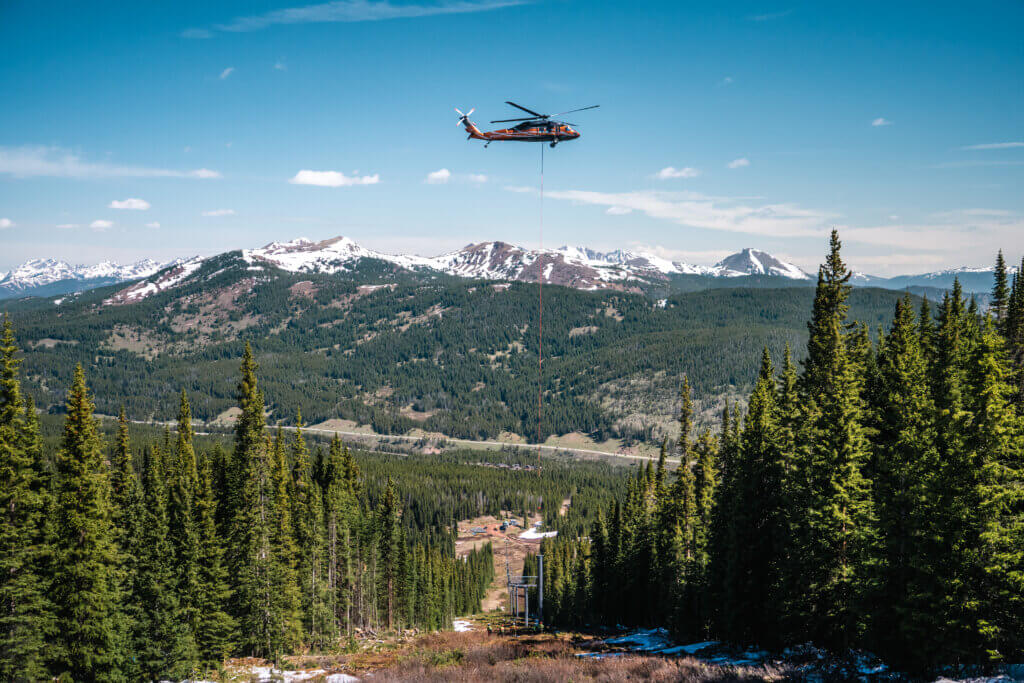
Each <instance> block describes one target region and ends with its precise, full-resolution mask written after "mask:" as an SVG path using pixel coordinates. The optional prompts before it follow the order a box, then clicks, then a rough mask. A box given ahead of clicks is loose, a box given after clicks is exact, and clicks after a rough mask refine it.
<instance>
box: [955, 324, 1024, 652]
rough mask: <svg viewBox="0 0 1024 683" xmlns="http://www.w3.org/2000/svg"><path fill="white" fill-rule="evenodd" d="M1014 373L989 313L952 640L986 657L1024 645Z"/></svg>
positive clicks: (976, 373)
mask: <svg viewBox="0 0 1024 683" xmlns="http://www.w3.org/2000/svg"><path fill="white" fill-rule="evenodd" d="M1009 375H1010V373H1009V368H1008V364H1007V361H1006V357H1005V351H1004V345H1003V342H1002V339H1001V338H1000V337H999V336H998V335H997V332H996V330H995V325H994V323H993V322H992V320H991V319H990V318H986V321H985V325H984V328H983V329H982V331H981V336H980V338H979V340H978V343H977V344H976V345H975V348H974V350H973V353H972V357H971V359H970V361H969V370H968V381H969V385H970V392H969V394H968V396H970V401H969V403H968V405H967V409H968V411H969V412H970V413H971V414H973V419H972V421H971V423H970V424H969V425H968V428H967V436H966V439H965V446H966V450H967V457H968V465H969V470H968V471H967V472H965V473H964V474H963V475H962V476H963V477H964V478H963V479H961V483H962V484H963V488H962V489H961V490H962V491H963V495H964V498H965V500H964V503H965V504H964V505H963V506H962V507H961V508H960V509H962V510H963V511H964V512H966V513H967V514H966V519H964V520H963V521H964V522H965V524H964V526H963V530H965V531H966V538H965V539H964V540H966V541H967V543H966V544H965V545H966V547H967V548H969V549H970V550H971V552H969V553H968V554H967V555H966V557H964V560H965V561H964V563H963V565H962V566H964V568H965V570H966V572H965V576H964V578H965V579H966V580H964V581H963V583H962V584H960V585H959V587H961V589H962V590H965V591H967V595H966V596H965V597H966V600H964V601H962V602H960V603H959V605H958V607H959V610H958V612H957V613H955V614H956V616H957V617H959V618H958V620H957V621H958V622H959V623H957V624H956V629H955V630H956V631H958V632H959V633H958V634H957V635H959V636H960V637H959V638H953V639H951V640H950V642H949V643H948V646H949V651H950V652H951V653H952V654H954V655H956V654H958V653H957V650H958V647H957V646H958V645H960V644H961V643H962V644H963V646H965V651H964V654H965V655H966V656H967V657H971V656H972V655H973V658H974V659H975V661H977V660H978V659H982V658H981V657H979V655H982V654H983V659H984V660H988V661H993V662H1001V661H1005V657H1006V656H1007V655H1014V656H1020V654H1021V653H1022V651H1024V636H1022V633H1024V546H1022V545H1021V540H1022V538H1024V492H1022V491H1024V468H1022V462H1024V452H1022V447H1021V437H1022V430H1021V421H1020V418H1019V416H1018V415H1017V414H1016V412H1015V411H1014V409H1013V407H1012V405H1011V404H1010V398H1011V396H1012V393H1013V389H1012V387H1011V385H1010V384H1009V383H1008V382H1007V379H1008V377H1009ZM949 593H950V594H951V595H955V594H956V591H955V590H951V591H949ZM968 653H970V654H968Z"/></svg>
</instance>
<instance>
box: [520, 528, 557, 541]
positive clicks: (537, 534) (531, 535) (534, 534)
mask: <svg viewBox="0 0 1024 683" xmlns="http://www.w3.org/2000/svg"><path fill="white" fill-rule="evenodd" d="M557 535H558V532H557V531H537V530H536V529H527V530H526V531H524V532H523V533H521V534H519V538H525V539H527V540H536V539H538V538H554V537H555V536H557Z"/></svg>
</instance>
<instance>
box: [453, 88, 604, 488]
mask: <svg viewBox="0 0 1024 683" xmlns="http://www.w3.org/2000/svg"><path fill="white" fill-rule="evenodd" d="M505 104H508V105H511V106H513V107H515V108H516V109H520V110H522V111H524V112H526V113H527V114H529V115H530V116H527V117H522V118H515V119H496V120H494V121H491V123H513V122H515V123H516V124H517V125H515V126H513V127H511V128H502V129H499V130H492V131H486V132H485V131H481V130H480V129H479V128H477V127H476V125H475V124H474V123H473V122H472V121H470V120H469V116H470V114H472V113H473V112H474V111H475V109H470V110H469V111H468V112H467V113H465V114H463V113H462V112H461V111H459V110H458V109H456V110H455V112H456V113H457V114H458V115H459V121H458V123H457V124H456V125H461V126H463V127H464V128H465V129H466V132H467V133H469V137H468V138H467V139H470V140H486V142H484V147H487V146H489V145H490V144H491V143H492V142H496V141H502V142H547V143H549V144H550V146H551V148H552V149H554V147H555V146H556V145H557V144H558V143H560V142H566V141H569V140H575V139H577V138H579V137H580V134H579V132H578V131H576V130H575V129H574V128H573V126H575V125H576V124H574V123H567V122H565V121H558V120H556V119H555V117H558V116H562V115H563V114H571V113H573V112H578V111H586V110H588V109H597V108H598V107H600V106H601V105H599V104H594V105H591V106H589V107H580V108H579V109H570V110H568V111H563V112H559V113H558V114H540V113H538V112H535V111H533V110H532V109H527V108H526V107H524V106H522V105H519V104H516V103H515V102H510V101H507V100H506V102H505ZM543 408H544V147H543V145H542V146H541V148H540V249H539V255H538V257H537V472H538V474H539V473H540V453H541V449H542V445H543V441H542V440H541V437H542V433H543V428H542V426H541V418H542V411H543Z"/></svg>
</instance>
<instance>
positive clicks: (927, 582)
mask: <svg viewBox="0 0 1024 683" xmlns="http://www.w3.org/2000/svg"><path fill="white" fill-rule="evenodd" d="M921 341H922V340H921V334H920V327H919V325H918V324H917V323H916V321H915V319H914V312H913V310H912V308H911V300H910V296H909V295H907V297H906V298H904V299H903V300H900V301H898V302H897V303H896V313H895V317H894V320H893V325H892V328H891V329H890V331H889V333H888V334H887V335H886V336H885V338H884V339H883V340H882V342H881V348H880V351H879V355H878V363H877V368H878V379H877V381H876V384H877V387H876V388H875V390H874V391H873V392H872V394H873V399H874V401H873V402H874V404H875V405H873V410H872V414H873V422H874V424H873V427H874V434H873V437H872V442H873V445H874V449H873V450H874V455H873V459H874V466H873V468H872V474H873V478H874V489H873V493H874V496H873V497H874V510H875V517H876V519H877V530H878V556H877V558H876V560H875V562H873V564H872V566H873V568H874V572H873V573H874V576H873V577H872V579H873V581H872V583H873V586H874V592H875V594H874V595H873V596H872V597H873V602H872V604H871V608H872V609H871V613H872V615H873V619H872V622H873V623H872V632H873V640H874V642H875V643H876V651H878V652H884V653H886V654H887V659H888V660H890V661H892V662H894V663H896V664H897V665H898V666H910V667H914V668H916V669H917V670H920V667H921V666H922V665H924V664H926V663H929V662H931V661H934V659H933V658H934V657H935V656H936V655H938V654H940V652H941V647H942V643H941V640H938V641H937V640H936V635H937V628H936V626H937V623H936V620H937V613H938V611H939V607H940V605H939V603H938V600H937V598H938V596H937V595H936V594H935V589H936V586H935V575H936V572H937V571H938V569H939V565H940V564H941V563H944V562H946V561H947V558H945V557H942V555H941V552H940V549H939V548H938V547H936V546H935V544H934V542H933V541H932V539H933V537H934V534H933V529H931V525H932V524H933V520H934V518H935V515H936V513H937V512H938V511H937V510H936V509H935V508H934V505H935V503H936V496H935V493H936V484H937V482H936V480H935V473H936V472H937V471H938V468H939V454H938V448H937V446H936V427H935V407H934V403H933V401H932V397H931V392H930V387H929V369H928V362H927V358H926V356H925V353H924V351H923V349H922V344H921Z"/></svg>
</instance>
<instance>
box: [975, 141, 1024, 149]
mask: <svg viewBox="0 0 1024 683" xmlns="http://www.w3.org/2000/svg"><path fill="white" fill-rule="evenodd" d="M1017 147H1024V142H986V143H983V144H980V145H967V146H965V147H961V148H960V149H968V150H970V149H1015V148H1017Z"/></svg>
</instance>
